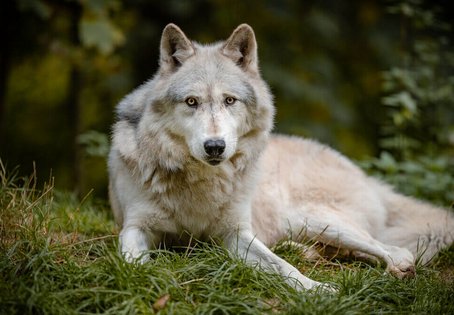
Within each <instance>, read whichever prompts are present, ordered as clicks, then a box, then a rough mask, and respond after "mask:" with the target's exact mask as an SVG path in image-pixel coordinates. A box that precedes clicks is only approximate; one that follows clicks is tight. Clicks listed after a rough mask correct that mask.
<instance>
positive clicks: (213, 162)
mask: <svg viewBox="0 0 454 315" xmlns="http://www.w3.org/2000/svg"><path fill="white" fill-rule="evenodd" d="M222 161H223V160H207V162H208V164H210V165H211V166H216V165H219V164H221V162H222Z"/></svg>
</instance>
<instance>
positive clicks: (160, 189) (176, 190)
mask: <svg viewBox="0 0 454 315" xmlns="http://www.w3.org/2000/svg"><path fill="white" fill-rule="evenodd" d="M227 175H228V174H226V173H225V172H222V171H218V172H211V173H208V172H194V170H188V171H187V172H175V173H164V174H163V173H159V172H156V174H155V175H154V177H153V180H152V181H151V184H150V188H149V191H150V197H151V199H152V202H153V203H154V204H155V205H157V206H158V207H159V208H160V209H161V211H164V212H166V213H167V214H169V215H170V217H171V218H172V219H173V220H174V224H175V226H176V227H177V229H178V232H182V231H187V232H190V233H191V234H194V235H195V236H197V235H201V234H206V233H208V234H212V233H211V230H215V229H216V226H217V225H218V224H219V222H220V221H221V220H223V219H224V218H225V216H226V215H227V213H228V209H229V207H230V204H231V199H232V195H233V194H234V193H235V190H236V189H237V187H236V185H235V181H234V180H233V177H229V176H227Z"/></svg>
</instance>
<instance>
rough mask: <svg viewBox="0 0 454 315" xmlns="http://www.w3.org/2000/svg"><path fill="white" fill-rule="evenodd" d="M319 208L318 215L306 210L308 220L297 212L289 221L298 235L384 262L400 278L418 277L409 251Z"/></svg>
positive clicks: (292, 229)
mask: <svg viewBox="0 0 454 315" xmlns="http://www.w3.org/2000/svg"><path fill="white" fill-rule="evenodd" d="M315 208H316V209H317V211H316V212H311V211H306V212H305V217H298V212H295V217H292V218H289V222H291V223H290V229H291V231H292V233H293V234H294V235H298V233H299V232H300V231H302V230H303V231H305V234H306V236H308V237H310V238H313V239H314V240H317V241H320V242H322V243H324V244H327V245H332V246H336V247H339V248H343V249H347V250H350V251H356V252H362V253H366V254H368V255H372V256H374V257H377V258H379V259H380V260H383V261H384V262H385V263H386V270H387V271H388V272H390V273H391V274H393V275H394V276H396V277H398V278H404V277H409V276H414V274H415V262H414V260H415V259H414V257H413V254H411V253H410V251H409V250H408V249H406V248H401V247H396V246H391V245H386V244H383V243H381V242H379V241H378V240H376V239H374V238H373V237H372V236H371V235H370V234H369V233H368V232H367V231H366V230H365V229H363V228H361V227H359V226H358V225H355V224H353V223H352V222H351V221H350V218H345V217H343V216H341V215H339V214H338V210H333V209H330V208H329V207H328V206H326V205H317V206H316V207H315ZM312 213H314V215H311V214H312ZM321 214H325V215H321Z"/></svg>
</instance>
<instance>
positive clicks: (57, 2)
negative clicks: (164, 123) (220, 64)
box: [0, 0, 454, 207]
mask: <svg viewBox="0 0 454 315" xmlns="http://www.w3.org/2000/svg"><path fill="white" fill-rule="evenodd" d="M453 21H454V8H453V4H452V2H450V1H449V0H437V1H427V2H424V1H418V0H406V1H378V0H362V1H359V0H355V1H335V0H326V1H298V0H285V1H277V0H275V1H259V0H250V1H226V0H195V1H178V0H169V1H145V0H132V1H126V0H112V1H108V0H85V1H84V0H80V1H70V0H67V1H62V0H28V1H27V0H16V1H2V4H1V18H0V24H1V28H0V29H1V32H2V35H3V36H2V45H1V48H0V53H1V55H0V57H1V58H0V135H1V136H0V158H1V161H2V163H3V164H4V165H6V168H7V169H14V168H15V167H17V166H18V167H19V172H20V173H21V174H30V173H32V172H33V169H34V168H36V172H37V175H38V179H39V180H41V181H45V180H48V179H49V176H53V177H54V179H55V186H56V187H57V189H61V190H70V191H73V192H75V193H76V194H78V195H79V196H86V195H87V194H89V193H92V194H93V195H94V196H99V197H102V198H103V197H105V196H106V191H107V171H106V160H105V157H106V154H107V152H108V146H109V134H110V127H111V125H112V123H113V121H114V119H115V117H114V107H115V105H116V104H117V102H118V101H119V100H120V99H121V98H122V97H123V96H125V95H126V94H127V93H128V92H130V91H131V90H132V89H133V88H135V87H137V86H138V85H140V84H141V83H143V82H144V81H146V80H147V79H149V78H150V77H151V76H152V75H153V73H154V72H155V71H156V69H157V66H158V63H157V60H158V52H159V40H160V35H161V31H162V29H163V27H164V26H165V25H166V24H167V23H170V22H173V23H176V24H177V25H179V26H180V27H181V28H182V29H183V30H184V31H185V33H186V34H187V35H188V37H189V38H191V39H194V40H196V41H198V42H201V43H210V42H213V41H217V40H221V39H225V38H226V37H227V36H228V35H229V34H230V33H231V31H232V30H233V29H234V28H235V27H236V26H237V25H238V24H240V23H244V22H245V23H249V24H250V25H251V26H252V27H253V28H254V30H255V32H256V37H257V41H258V45H259V57H260V62H261V70H262V74H263V77H264V79H265V80H266V81H267V82H268V83H269V85H270V87H271V90H272V92H273V94H274V95H275V101H276V107H277V115H276V124H275V131H276V132H280V133H287V134H294V135H302V136H306V137H312V138H316V139H318V140H320V141H321V142H324V143H327V144H329V145H331V146H333V147H334V148H336V149H338V150H340V151H341V152H343V153H344V154H346V155H347V156H349V157H351V158H354V159H356V160H357V161H360V162H359V163H360V164H361V165H362V167H364V168H365V169H366V170H367V171H368V172H370V173H373V174H375V175H377V176H382V177H383V178H385V179H386V180H388V181H390V182H391V183H393V184H395V185H397V186H398V188H399V189H400V190H402V191H403V192H405V193H408V194H413V195H416V196H418V197H421V198H425V199H428V200H431V201H433V202H436V203H439V204H443V205H445V206H448V207H449V206H452V205H453V200H454V180H453V176H454V171H453V169H454V53H453V52H454V47H453V45H454V44H453V38H454V36H453V30H452V27H453V26H454V22H453Z"/></svg>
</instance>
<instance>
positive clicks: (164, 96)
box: [119, 24, 274, 167]
mask: <svg viewBox="0 0 454 315" xmlns="http://www.w3.org/2000/svg"><path fill="white" fill-rule="evenodd" d="M134 93H135V94H134ZM134 93H132V94H131V95H132V96H130V97H129V101H126V102H123V103H125V105H123V107H125V108H124V111H125V112H127V111H128V110H127V109H126V107H127V106H129V107H131V103H134V102H139V101H140V102H143V103H145V105H144V108H143V112H142V114H141V116H140V117H139V118H138V119H139V120H140V123H138V135H139V138H140V139H145V140H143V141H142V143H141V144H139V146H140V147H142V149H143V146H148V149H149V150H150V151H152V150H154V151H159V152H154V153H152V154H156V155H159V158H160V159H161V160H162V159H163V157H167V159H168V161H167V162H166V163H167V165H169V167H178V166H177V165H178V164H181V163H183V160H187V159H191V157H192V158H195V159H196V160H198V161H201V162H202V163H205V164H207V165H211V166H214V165H218V164H220V163H222V162H224V161H228V160H230V161H232V162H234V161H235V160H238V161H239V160H242V159H243V160H244V157H245V156H247V158H250V157H251V155H254V154H255V155H257V154H256V153H255V152H258V151H261V150H262V149H263V146H264V141H265V140H266V137H267V135H268V133H269V131H270V129H271V127H272V117H273V113H274V109H273V105H272V96H271V94H270V93H269V90H268V87H267V85H266V83H265V82H264V81H263V80H262V79H261V77H260V74H259V69H258V60H257V44H256V40H255V35H254V32H253V30H252V28H251V27H250V26H249V25H246V24H242V25H240V26H239V27H238V28H236V29H235V31H234V32H233V33H232V35H231V36H230V37H229V39H227V40H226V41H225V42H220V43H215V44H212V45H200V44H198V43H195V42H192V41H190V40H189V39H188V38H187V37H186V35H185V34H184V33H183V32H182V31H181V30H180V28H178V27H177V26H176V25H174V24H169V25H167V26H166V28H165V29H164V31H163V34H162V38H161V47H160V68H159V71H158V73H157V75H156V76H155V77H154V78H153V80H152V81H150V82H148V83H147V84H145V85H143V86H142V87H141V88H139V92H134ZM126 100H128V98H126ZM137 100H138V101H137ZM128 103H129V105H127V104H128ZM121 108H122V105H121V104H120V108H119V112H120V114H121V110H122V109H121ZM259 139H260V141H259ZM257 146H259V147H257ZM260 146H261V148H260ZM163 151H167V152H163ZM250 152H253V153H250ZM172 163H173V164H172ZM174 164H175V165H174Z"/></svg>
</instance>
